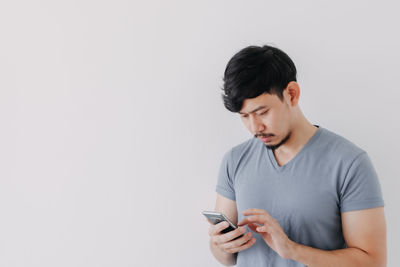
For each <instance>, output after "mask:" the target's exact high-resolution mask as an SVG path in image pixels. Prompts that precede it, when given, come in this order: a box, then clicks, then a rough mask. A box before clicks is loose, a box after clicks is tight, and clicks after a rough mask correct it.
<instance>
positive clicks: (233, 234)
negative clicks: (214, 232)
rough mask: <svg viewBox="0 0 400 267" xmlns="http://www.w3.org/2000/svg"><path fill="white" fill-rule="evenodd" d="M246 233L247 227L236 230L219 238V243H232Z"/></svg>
mask: <svg viewBox="0 0 400 267" xmlns="http://www.w3.org/2000/svg"><path fill="white" fill-rule="evenodd" d="M245 232H246V228H245V227H238V228H237V229H236V230H233V231H230V232H228V233H225V234H222V235H220V236H219V242H220V243H227V242H229V241H232V240H233V239H235V238H236V237H238V236H241V235H243V234H244V233H245Z"/></svg>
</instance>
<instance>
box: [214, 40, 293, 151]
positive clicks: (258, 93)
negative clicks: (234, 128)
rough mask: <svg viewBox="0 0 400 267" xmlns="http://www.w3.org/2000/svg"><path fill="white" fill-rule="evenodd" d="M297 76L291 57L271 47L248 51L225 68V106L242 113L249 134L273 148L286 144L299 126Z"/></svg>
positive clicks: (254, 47) (253, 48)
mask: <svg viewBox="0 0 400 267" xmlns="http://www.w3.org/2000/svg"><path fill="white" fill-rule="evenodd" d="M296 73H297V72H296V67H295V65H294V63H293V61H292V60H291V59H290V58H289V56H288V55H287V54H285V53H284V52H283V51H281V50H279V49H277V48H274V47H271V46H262V47H258V46H250V47H247V48H244V49H242V50H241V51H239V52H238V53H237V54H235V55H234V56H233V57H232V59H231V60H230V61H229V63H228V65H227V67H226V69H225V75H224V87H223V90H224V94H223V95H222V97H223V101H224V105H225V107H226V108H227V109H228V110H230V111H232V112H238V113H239V114H241V119H242V121H243V123H244V124H245V125H246V127H247V128H248V129H249V131H250V132H251V133H252V134H253V135H254V136H255V137H258V138H260V139H261V140H262V141H263V142H264V143H265V144H266V145H267V147H269V148H272V149H275V148H278V147H279V146H280V145H282V144H284V143H285V142H286V141H287V140H288V139H289V138H290V135H291V131H292V128H293V126H294V124H295V123H296V121H295V119H296V117H297V115H298V111H299V110H298V106H297V103H298V98H299V94H300V88H299V86H298V84H297V82H296ZM263 137H265V138H264V139H263Z"/></svg>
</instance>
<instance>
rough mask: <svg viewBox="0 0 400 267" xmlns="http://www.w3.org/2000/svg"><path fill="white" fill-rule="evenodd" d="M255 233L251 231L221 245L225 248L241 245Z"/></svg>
mask: <svg viewBox="0 0 400 267" xmlns="http://www.w3.org/2000/svg"><path fill="white" fill-rule="evenodd" d="M252 236H253V234H252V233H251V232H248V233H246V234H245V235H243V236H242V237H240V238H238V239H234V240H231V241H229V242H226V243H223V244H222V245H221V247H222V248H223V249H225V250H227V249H231V248H236V247H240V246H241V245H243V244H245V243H246V242H247V241H249V240H250V239H251V238H252Z"/></svg>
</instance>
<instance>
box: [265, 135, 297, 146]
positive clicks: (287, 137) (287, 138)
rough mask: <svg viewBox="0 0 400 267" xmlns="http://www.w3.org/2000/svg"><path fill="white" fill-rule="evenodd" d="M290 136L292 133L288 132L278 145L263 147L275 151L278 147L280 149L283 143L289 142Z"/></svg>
mask: <svg viewBox="0 0 400 267" xmlns="http://www.w3.org/2000/svg"><path fill="white" fill-rule="evenodd" d="M291 134H292V132H289V133H288V134H287V135H286V136H285V138H283V139H282V141H280V142H279V143H278V144H276V145H265V146H266V147H267V148H269V149H272V150H275V149H277V148H278V147H280V146H281V145H283V144H284V143H286V142H287V140H289V138H290V135H291Z"/></svg>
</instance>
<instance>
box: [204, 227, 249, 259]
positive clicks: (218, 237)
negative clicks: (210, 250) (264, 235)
mask: <svg viewBox="0 0 400 267" xmlns="http://www.w3.org/2000/svg"><path fill="white" fill-rule="evenodd" d="M209 223H210V229H209V231H208V234H209V236H210V238H211V243H212V244H213V245H214V246H216V247H217V248H219V249H220V250H222V251H224V252H226V253H236V252H239V251H242V250H245V249H248V248H249V247H251V246H252V245H254V243H255V242H256V239H255V238H254V237H253V234H252V232H248V233H246V234H245V235H243V234H244V233H245V232H246V228H245V227H238V228H237V229H236V230H233V231H230V232H228V233H225V234H222V233H221V231H222V230H224V229H225V228H227V227H228V226H229V224H228V222H220V223H218V224H215V225H214V224H212V223H211V222H209ZM240 235H243V236H242V237H240V238H238V239H235V238H236V237H239V236H240ZM233 239H235V240H233Z"/></svg>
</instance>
